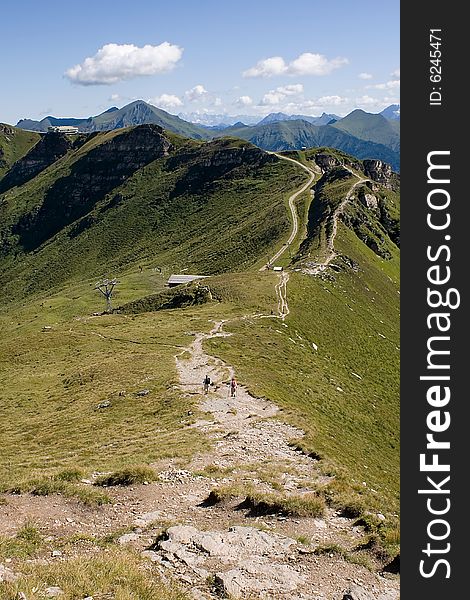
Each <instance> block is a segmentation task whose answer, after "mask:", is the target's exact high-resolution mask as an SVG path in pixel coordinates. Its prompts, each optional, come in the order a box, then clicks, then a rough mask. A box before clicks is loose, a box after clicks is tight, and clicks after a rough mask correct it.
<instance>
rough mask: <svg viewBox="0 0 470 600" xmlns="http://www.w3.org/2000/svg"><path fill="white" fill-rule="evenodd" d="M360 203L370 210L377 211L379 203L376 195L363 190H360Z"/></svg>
mask: <svg viewBox="0 0 470 600" xmlns="http://www.w3.org/2000/svg"><path fill="white" fill-rule="evenodd" d="M358 195H359V201H360V202H362V204H363V205H364V206H365V207H366V208H368V209H369V210H374V211H375V210H377V208H378V205H379V201H378V199H377V196H374V194H369V193H367V192H366V191H365V190H364V189H363V188H361V189H360V190H359V194H358Z"/></svg>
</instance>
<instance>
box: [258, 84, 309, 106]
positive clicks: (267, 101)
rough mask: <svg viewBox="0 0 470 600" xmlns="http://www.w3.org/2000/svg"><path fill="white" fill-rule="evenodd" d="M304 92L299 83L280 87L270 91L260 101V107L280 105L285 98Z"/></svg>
mask: <svg viewBox="0 0 470 600" xmlns="http://www.w3.org/2000/svg"><path fill="white" fill-rule="evenodd" d="M303 91H304V86H303V85H302V84H301V83H294V84H292V85H281V86H279V87H277V88H276V89H275V90H270V91H269V92H268V93H267V94H265V95H264V96H263V98H262V100H261V103H260V104H261V105H262V106H272V105H275V104H280V103H281V102H282V101H283V100H284V98H286V97H287V96H297V95H299V94H301V93H302V92H303Z"/></svg>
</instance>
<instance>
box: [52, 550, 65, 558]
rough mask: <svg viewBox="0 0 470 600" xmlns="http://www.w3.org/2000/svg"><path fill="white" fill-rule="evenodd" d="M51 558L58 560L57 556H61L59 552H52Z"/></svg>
mask: <svg viewBox="0 0 470 600" xmlns="http://www.w3.org/2000/svg"><path fill="white" fill-rule="evenodd" d="M51 556H52V557H53V558H58V557H59V556H62V552H61V551H60V550H53V551H52V553H51Z"/></svg>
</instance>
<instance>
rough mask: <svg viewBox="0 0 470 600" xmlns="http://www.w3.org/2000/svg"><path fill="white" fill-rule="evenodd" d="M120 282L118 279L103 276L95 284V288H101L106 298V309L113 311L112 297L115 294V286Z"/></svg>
mask: <svg viewBox="0 0 470 600" xmlns="http://www.w3.org/2000/svg"><path fill="white" fill-rule="evenodd" d="M118 283H119V281H118V280H117V279H107V278H103V279H102V280H101V281H98V283H97V284H96V285H95V290H99V291H100V292H101V293H102V294H103V296H104V297H105V298H106V310H107V311H108V312H111V311H112V309H113V308H112V306H111V297H112V295H113V291H114V288H115V286H116V285H117V284H118Z"/></svg>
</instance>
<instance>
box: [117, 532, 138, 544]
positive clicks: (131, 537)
mask: <svg viewBox="0 0 470 600" xmlns="http://www.w3.org/2000/svg"><path fill="white" fill-rule="evenodd" d="M139 537H140V536H139V534H138V533H125V534H124V535H121V537H119V538H118V543H119V544H128V543H129V542H136V541H137V540H138V539H139Z"/></svg>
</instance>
